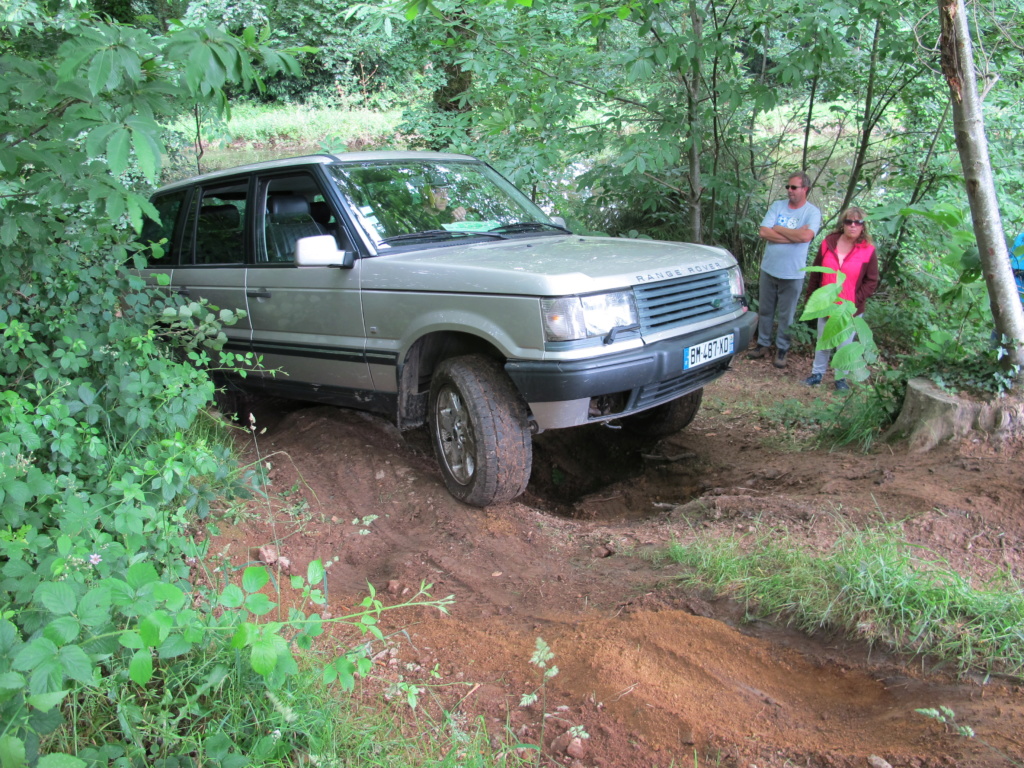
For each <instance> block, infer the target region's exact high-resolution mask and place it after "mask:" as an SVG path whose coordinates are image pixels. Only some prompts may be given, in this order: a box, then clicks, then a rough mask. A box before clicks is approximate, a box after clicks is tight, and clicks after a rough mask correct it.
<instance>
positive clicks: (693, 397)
mask: <svg viewBox="0 0 1024 768" xmlns="http://www.w3.org/2000/svg"><path fill="white" fill-rule="evenodd" d="M703 397H704V390H703V389H698V390H697V391H695V392H691V393H690V394H688V395H683V396H682V397H680V398H676V399H675V400H673V401H671V402H668V403H664V404H662V405H656V406H655V407H654V408H651V409H650V410H647V411H644V412H643V413H637V414H634V415H633V416H626V417H625V418H623V419H622V428H623V429H625V430H626V431H627V432H631V433H632V434H634V435H640V436H641V437H668V436H669V435H674V434H675V433H676V432H679V431H680V430H682V429H685V428H686V427H687V426H689V424H690V422H691V421H693V417H694V416H696V415H697V411H698V410H700V401H701V400H702V399H703Z"/></svg>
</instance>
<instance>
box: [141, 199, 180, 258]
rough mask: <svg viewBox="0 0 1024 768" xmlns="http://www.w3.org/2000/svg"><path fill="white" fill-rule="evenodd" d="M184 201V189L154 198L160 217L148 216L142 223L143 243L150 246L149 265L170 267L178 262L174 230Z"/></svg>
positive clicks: (154, 205) (147, 254) (148, 253)
mask: <svg viewBox="0 0 1024 768" xmlns="http://www.w3.org/2000/svg"><path fill="white" fill-rule="evenodd" d="M184 202H185V191H184V190H182V191H180V192H171V193H170V194H167V195H160V196H158V197H155V198H153V207H154V208H156V210H157V213H158V214H159V215H160V219H159V221H157V220H154V219H150V218H147V219H146V220H145V221H144V222H143V224H142V236H141V237H140V238H139V239H140V240H141V241H142V242H143V244H145V245H147V246H150V250H149V251H148V252H147V253H146V261H147V262H148V266H149V267H157V268H159V267H168V266H173V265H174V264H175V263H176V262H177V248H176V243H175V242H174V230H175V225H176V224H177V222H178V216H179V214H180V213H181V207H182V205H183V204H184ZM154 246H158V247H154Z"/></svg>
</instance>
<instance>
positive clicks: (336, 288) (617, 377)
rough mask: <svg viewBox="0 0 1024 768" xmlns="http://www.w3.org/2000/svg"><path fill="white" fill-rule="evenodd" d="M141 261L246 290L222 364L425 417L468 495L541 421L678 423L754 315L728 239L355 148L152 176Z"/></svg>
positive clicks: (521, 485) (212, 292) (327, 397)
mask: <svg viewBox="0 0 1024 768" xmlns="http://www.w3.org/2000/svg"><path fill="white" fill-rule="evenodd" d="M153 203H154V205H155V206H156V209H157V210H158V211H159V214H160V220H159V222H155V221H150V222H148V223H147V226H146V229H145V231H144V233H143V238H144V239H145V240H147V241H150V242H154V241H159V240H163V239H166V241H167V245H166V247H165V249H164V253H163V255H162V256H161V257H160V258H159V259H155V260H152V261H151V262H150V263H149V265H148V268H147V269H146V270H144V274H145V275H146V276H147V277H148V278H149V280H150V281H151V282H153V283H155V282H156V281H157V275H158V274H163V275H167V276H168V277H169V280H170V290H172V291H175V292H177V293H179V294H181V295H182V296H184V297H188V298H189V299H190V300H199V299H206V300H208V301H209V303H210V304H212V305H214V306H217V307H220V308H232V309H241V310H244V311H245V315H244V319H243V320H242V321H241V322H239V323H238V324H237V325H234V326H231V327H229V328H227V329H226V332H227V334H228V337H229V344H228V346H229V348H230V349H233V350H235V351H240V352H249V351H251V352H254V353H255V354H256V355H258V356H259V357H260V358H261V359H262V366H263V370H262V371H261V372H258V373H257V374H256V375H251V374H250V375H249V376H248V377H246V378H245V379H244V380H239V381H236V382H233V383H232V384H231V386H238V387H244V388H245V389H259V390H262V391H266V392H269V393H273V394H276V395H281V396H286V397H290V398H296V399H302V400H310V401H315V402H321V403H331V404H336V405H341V406H347V407H351V408H359V409H362V410H368V411H374V412H377V413H380V414H384V415H386V416H387V417H389V418H391V419H394V421H395V423H396V424H397V425H398V426H399V428H401V429H409V428H414V427H418V426H421V425H423V424H424V423H425V424H426V425H427V427H428V429H429V431H430V433H431V436H432V441H433V445H434V449H435V452H436V454H437V459H438V463H439V465H440V468H441V472H442V474H443V476H444V482H445V485H446V486H447V488H448V490H449V491H450V492H451V494H452V495H453V496H455V497H456V498H458V499H460V500H462V501H464V502H465V503H467V504H473V505H476V506H481V507H482V506H486V505H488V504H494V503H498V502H503V501H507V500H509V499H512V498H515V497H516V496H518V495H519V494H521V493H522V492H523V491H524V490H525V489H526V485H527V481H528V480H529V478H530V465H531V461H532V443H531V437H532V435H533V434H534V433H538V432H541V431H543V430H545V429H562V428H565V427H575V426H579V425H582V424H594V423H599V422H608V421H613V420H614V421H616V422H618V423H619V424H621V425H622V426H623V427H624V428H627V429H630V430H632V431H635V432H639V433H643V434H646V435H649V436H652V437H657V436H663V435H666V434H669V433H672V432H674V431H677V430H679V429H682V428H683V427H685V426H686V425H687V424H689V422H690V421H691V420H692V419H693V417H694V414H695V413H696V412H697V409H698V407H699V406H700V400H701V394H702V391H703V389H702V388H703V387H704V386H705V385H706V384H708V383H709V382H711V381H714V380H715V379H717V378H718V377H719V376H721V375H722V374H723V373H724V372H725V371H726V369H727V368H728V366H729V363H730V361H731V360H732V357H733V355H734V353H735V352H736V351H737V350H741V349H743V348H745V347H746V346H747V344H748V342H749V340H750V337H751V334H752V332H753V329H754V327H755V325H756V322H757V317H756V314H755V313H753V312H749V311H748V310H747V306H746V303H745V301H744V287H743V278H742V276H741V273H740V270H739V268H738V267H737V265H736V261H735V259H734V258H733V257H732V255H730V254H729V253H728V252H727V251H725V250H723V249H722V248H715V247H710V246H704V245H688V244H683V243H669V242H658V241H651V240H625V239H618V238H609V237H586V236H580V235H575V234H573V233H572V232H570V231H569V230H568V229H566V228H565V226H563V222H562V221H561V220H560V219H557V218H552V217H549V216H548V215H546V214H545V213H544V212H543V211H542V210H541V209H540V208H538V207H537V206H536V205H535V204H534V203H532V202H531V201H530V199H529V198H528V197H527V196H526V195H524V194H523V193H522V192H520V191H519V190H518V189H516V188H515V187H514V186H513V185H512V184H510V183H509V182H508V181H507V180H506V179H504V178H503V177H502V176H501V175H500V174H498V173H497V172H496V171H495V170H493V169H492V168H491V167H490V166H488V165H487V164H486V163H484V162H481V161H480V160H477V159H474V158H472V157H467V156H464V155H453V154H438V153H421V152H357V153H345V154H338V155H327V154H324V155H314V156H309V157H299V158H294V159H290V160H278V161H272V162H267V163H259V164H255V165H248V166H244V167H239V168H233V169H231V170H226V171H218V172H216V173H210V174H206V175H204V176H199V177H196V178H192V179H188V180H185V181H180V182H177V183H174V184H170V185H168V186H166V187H163V188H161V189H160V190H158V191H157V192H156V193H155V195H154V196H153Z"/></svg>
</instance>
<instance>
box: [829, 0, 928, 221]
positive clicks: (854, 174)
mask: <svg viewBox="0 0 1024 768" xmlns="http://www.w3.org/2000/svg"><path fill="white" fill-rule="evenodd" d="M940 2H941V0H940ZM881 33H882V22H881V20H880V19H876V20H875V34H874V37H873V38H872V40H871V65H870V67H869V69H868V86H867V90H866V92H865V93H864V116H863V118H862V119H861V126H860V141H859V142H858V144H857V154H856V156H855V157H854V161H853V167H852V168H851V169H850V180H849V182H847V184H846V194H845V195H844V196H843V204H842V205H841V206H839V211H840V213H841V212H843V211H845V210H846V209H847V208H848V207H849V206H850V203H852V202H853V198H854V196H855V195H856V194H857V183H858V182H859V181H860V178H861V171H863V169H864V163H865V162H866V161H867V156H868V148H869V147H870V146H871V133H872V131H874V128H875V123H876V122H877V121H878V117H877V116H876V115H875V114H874V108H875V107H874V100H875V81H876V79H877V78H878V40H879V38H880V37H881Z"/></svg>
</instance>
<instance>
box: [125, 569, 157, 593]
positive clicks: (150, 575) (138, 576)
mask: <svg viewBox="0 0 1024 768" xmlns="http://www.w3.org/2000/svg"><path fill="white" fill-rule="evenodd" d="M126 578H127V581H128V584H129V586H131V587H132V589H134V590H136V591H138V590H139V588H140V587H143V586H145V585H146V584H152V583H154V582H158V581H160V576H159V574H158V573H157V572H156V568H155V567H154V566H153V564H152V563H136V564H135V565H133V566H132V567H131V568H129V569H128V573H127V574H126Z"/></svg>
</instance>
